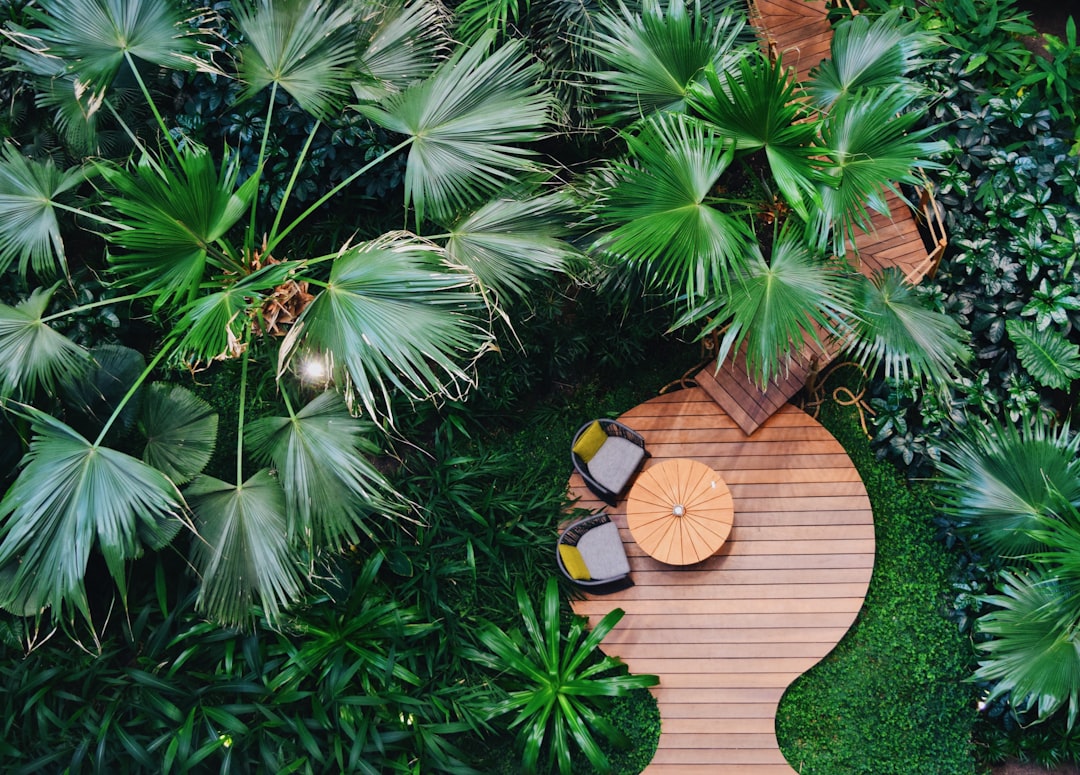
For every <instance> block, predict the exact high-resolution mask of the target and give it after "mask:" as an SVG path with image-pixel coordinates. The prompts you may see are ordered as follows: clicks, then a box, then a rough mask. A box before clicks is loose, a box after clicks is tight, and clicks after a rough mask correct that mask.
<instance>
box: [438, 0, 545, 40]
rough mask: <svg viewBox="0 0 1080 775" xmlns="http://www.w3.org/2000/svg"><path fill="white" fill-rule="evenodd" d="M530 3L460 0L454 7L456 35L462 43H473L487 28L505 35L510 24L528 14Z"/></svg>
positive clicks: (512, 0) (524, 1) (523, 1)
mask: <svg viewBox="0 0 1080 775" xmlns="http://www.w3.org/2000/svg"><path fill="white" fill-rule="evenodd" d="M531 5H532V3H531V1H530V0H462V2H461V3H460V4H459V5H458V6H457V7H456V8H455V9H454V15H455V17H456V18H457V19H458V25H457V29H456V37H457V38H458V39H459V40H461V41H462V42H463V43H475V42H476V41H477V40H479V39H480V37H481V36H483V35H484V33H486V32H487V31H488V30H495V31H496V32H498V33H499V35H506V31H507V29H508V27H509V26H510V24H511V23H514V22H517V20H518V18H519V17H520V16H521V15H522V14H523V13H524V14H528V13H529V7H530V6H531ZM522 6H524V8H522Z"/></svg>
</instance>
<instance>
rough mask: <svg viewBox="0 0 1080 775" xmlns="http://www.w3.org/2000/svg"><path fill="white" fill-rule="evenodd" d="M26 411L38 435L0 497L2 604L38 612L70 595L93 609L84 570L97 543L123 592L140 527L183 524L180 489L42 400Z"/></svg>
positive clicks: (86, 611) (85, 608)
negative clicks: (42, 405)
mask: <svg viewBox="0 0 1080 775" xmlns="http://www.w3.org/2000/svg"><path fill="white" fill-rule="evenodd" d="M19 411H21V412H22V413H24V414H26V415H27V416H28V417H29V418H30V420H31V423H32V428H33V432H34V438H33V440H32V441H31V443H30V450H29V452H28V453H27V455H26V457H25V458H24V460H23V470H22V472H21V473H20V474H19V476H18V478H17V479H16V480H15V483H14V484H13V485H12V486H11V488H10V489H9V490H8V492H7V494H6V495H5V496H4V499H3V501H0V539H2V543H0V569H2V580H0V605H2V606H3V607H4V608H5V609H7V610H9V611H12V612H14V613H18V614H22V615H32V614H36V613H39V612H40V611H41V610H43V609H45V608H48V607H50V606H51V607H53V608H54V609H56V610H57V611H59V610H60V609H61V607H62V606H63V604H64V603H69V604H72V605H74V606H75V607H76V608H77V609H78V610H79V611H81V612H82V613H83V614H84V615H85V616H86V617H87V618H89V616H90V613H89V609H88V606H87V600H86V591H85V589H84V586H83V576H84V574H85V573H86V562H87V558H88V557H89V556H90V550H91V549H92V548H93V547H95V546H96V547H98V548H99V549H100V550H101V553H102V555H103V556H104V558H105V562H106V565H107V566H108V568H109V572H110V573H111V574H112V576H113V578H114V579H115V581H116V583H117V585H118V586H119V587H120V589H121V593H122V594H124V595H125V596H126V589H125V575H124V565H125V563H126V562H127V561H128V560H131V559H134V558H136V557H139V556H140V555H141V554H142V551H143V546H142V542H141V541H140V532H141V530H140V528H142V527H145V528H146V529H148V530H150V531H151V532H157V531H158V523H159V522H175V523H177V524H179V523H180V520H181V515H182V513H183V505H182V500H181V498H180V493H179V492H178V491H177V489H176V486H175V485H174V484H173V483H172V482H170V481H169V480H168V479H167V478H166V477H165V475H164V474H162V473H161V472H160V471H157V470H155V469H153V468H151V467H150V466H148V465H146V464H145V463H143V462H142V461H140V460H137V459H135V458H133V457H131V456H130V455H126V454H124V453H123V452H118V451H117V450H114V449H109V448H108V447H102V446H99V445H96V444H91V443H90V442H89V441H87V440H86V439H85V438H83V437H82V436H81V435H80V434H79V433H77V432H76V431H74V430H73V429H72V428H70V427H69V426H67V425H65V424H64V423H62V422H60V421H59V420H57V419H54V418H53V417H50V416H48V415H46V414H44V413H43V412H39V411H38V410H36V409H33V408H31V407H24V408H23V409H21V410H19Z"/></svg>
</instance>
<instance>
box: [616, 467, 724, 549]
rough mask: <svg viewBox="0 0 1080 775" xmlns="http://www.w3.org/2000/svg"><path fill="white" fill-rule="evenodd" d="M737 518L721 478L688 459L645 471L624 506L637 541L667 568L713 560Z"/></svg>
mask: <svg viewBox="0 0 1080 775" xmlns="http://www.w3.org/2000/svg"><path fill="white" fill-rule="evenodd" d="M734 516H735V509H734V506H733V502H732V498H731V490H729V489H728V486H727V483H726V482H725V481H724V480H723V478H722V477H721V476H720V474H718V473H716V471H714V470H713V469H711V468H709V466H707V465H705V464H704V463H701V462H698V461H697V460H690V459H687V458H676V459H673V460H663V461H659V462H656V463H654V464H653V465H651V466H649V467H648V468H646V469H645V470H644V471H642V472H641V474H639V475H638V478H637V481H635V482H634V486H633V487H632V488H631V490H630V495H629V497H628V498H627V502H626V520H627V525H628V526H629V528H630V533H631V535H633V537H634V541H635V542H636V543H637V544H638V546H640V547H641V548H642V550H643V551H645V552H646V553H647V554H649V555H650V556H651V557H654V558H655V559H657V560H659V561H660V562H664V563H667V564H669V565H692V564H694V563H698V562H701V561H702V560H706V559H708V558H709V557H711V556H712V555H714V554H715V553H716V552H717V550H718V549H719V548H720V547H721V546H723V545H724V541H726V540H727V537H728V534H729V533H730V532H731V524H732V521H733V520H734Z"/></svg>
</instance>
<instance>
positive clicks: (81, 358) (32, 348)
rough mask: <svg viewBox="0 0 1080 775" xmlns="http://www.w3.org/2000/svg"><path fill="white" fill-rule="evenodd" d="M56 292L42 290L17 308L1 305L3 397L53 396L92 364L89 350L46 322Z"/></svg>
mask: <svg viewBox="0 0 1080 775" xmlns="http://www.w3.org/2000/svg"><path fill="white" fill-rule="evenodd" d="M55 290H56V286H55V285H54V286H53V287H52V288H49V289H48V290H46V289H44V288H38V289H36V290H35V291H34V292H33V293H31V294H30V296H29V298H26V299H23V300H22V301H20V302H19V303H18V304H16V305H15V306H14V307H9V306H8V305H7V304H0V395H2V396H10V395H16V396H20V397H24V398H29V397H31V396H33V395H34V393H35V391H36V390H37V389H38V388H39V387H40V388H44V389H45V390H46V391H48V392H49V393H52V392H54V391H55V390H56V386H57V385H58V384H59V383H60V382H61V381H62V380H64V379H69V378H71V377H72V376H74V375H76V374H79V373H81V372H82V371H83V370H84V369H85V368H86V367H87V366H88V365H89V363H90V360H89V357H88V355H87V352H86V350H84V349H83V348H82V347H79V345H77V344H75V343H74V342H72V341H71V340H70V339H68V338H67V337H66V336H64V335H63V334H61V333H60V332H59V331H56V330H55V329H53V328H52V327H50V326H49V325H48V324H47V323H46V322H45V321H44V320H43V319H42V318H43V316H44V314H45V310H46V308H47V307H48V306H49V300H50V299H51V298H52V295H53V292H54V291H55Z"/></svg>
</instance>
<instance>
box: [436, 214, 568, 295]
mask: <svg viewBox="0 0 1080 775" xmlns="http://www.w3.org/2000/svg"><path fill="white" fill-rule="evenodd" d="M572 208H573V203H572V201H571V200H570V198H569V197H568V196H566V195H564V194H547V195H544V196H536V197H532V198H527V199H506V198H499V199H493V200H491V201H490V202H488V203H487V204H485V205H482V206H481V207H479V208H478V209H477V210H474V211H473V212H472V213H470V214H468V215H466V216H465V217H463V218H461V219H460V220H459V221H458V222H457V223H455V224H454V225H453V227H452V228H451V229H450V233H449V237H448V239H447V241H446V252H447V256H448V257H449V259H450V261H451V262H453V263H456V264H460V265H461V266H464V267H465V268H466V269H468V270H469V271H470V272H472V273H473V274H474V275H476V279H477V280H478V281H479V282H480V285H481V287H483V288H485V289H491V290H493V291H494V292H495V294H496V295H497V296H499V297H503V296H511V295H513V296H517V297H519V298H521V299H523V300H526V301H527V297H528V293H529V288H530V284H529V281H530V280H533V279H535V278H537V277H541V276H544V275H548V274H551V273H554V272H558V271H560V270H561V269H562V268H563V266H564V264H565V262H566V260H567V258H568V257H569V256H570V255H572V254H573V253H574V250H573V249H572V248H571V247H570V245H569V244H567V243H566V242H564V241H563V240H562V239H561V237H563V236H564V235H565V234H566V232H567V229H566V226H565V224H566V221H567V216H568V215H569V213H570V211H571V210H572Z"/></svg>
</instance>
